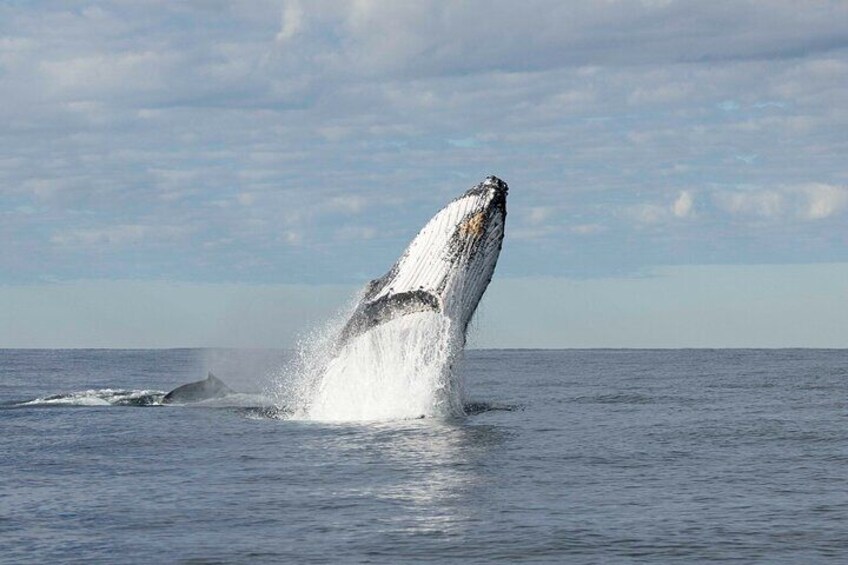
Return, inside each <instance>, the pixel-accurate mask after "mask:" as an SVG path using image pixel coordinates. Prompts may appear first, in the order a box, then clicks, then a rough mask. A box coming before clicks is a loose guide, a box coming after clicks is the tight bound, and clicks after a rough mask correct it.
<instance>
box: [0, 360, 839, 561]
mask: <svg viewBox="0 0 848 565" xmlns="http://www.w3.org/2000/svg"><path fill="white" fill-rule="evenodd" d="M286 355H287V353H286V352H284V351H243V350H188V349H182V350H0V454H1V455H0V562H3V563H22V562H35V563H46V562H61V563H64V562H80V563H83V562H85V563H88V562H100V563H247V562H249V563H262V562H267V563H282V562H291V563H328V562H329V563H335V562H368V563H395V562H398V561H409V562H428V563H444V562H462V563H490V562H498V561H500V562H510V563H513V562H565V563H607V562H610V563H642V562H687V563H693V562H712V561H716V562H723V561H738V562H743V563H825V562H831V563H845V562H848V351H846V350H661V351H652V350H558V351H550V350H545V351H536V350H485V351H468V352H466V354H465V358H464V361H463V362H462V364H461V365H459V367H458V368H457V371H459V373H460V374H461V376H462V379H463V380H464V384H465V389H466V392H467V394H466V396H467V400H468V405H467V410H468V412H470V415H468V416H467V417H464V418H453V419H448V420H440V419H433V418H429V419H414V420H401V421H392V422H382V423H357V424H326V423H318V422H306V421H294V420H290V419H284V418H279V417H275V415H274V414H273V413H272V412H271V411H269V409H267V408H266V407H262V406H256V405H254V404H256V403H255V402H254V403H253V404H252V403H251V398H255V397H253V396H251V395H250V394H247V395H241V396H239V401H238V402H235V403H230V404H227V403H215V402H212V403H202V404H200V405H194V406H157V405H154V406H146V405H144V404H145V403H149V402H148V399H150V398H155V397H156V395H157V394H158V395H160V396H161V393H162V392H164V391H167V390H169V389H171V388H173V387H175V386H177V385H179V384H182V383H186V382H190V381H195V380H198V379H200V378H203V377H204V376H205V373H206V371H207V370H210V369H211V370H214V371H215V372H216V374H218V376H219V377H221V378H223V379H224V380H225V381H227V382H228V383H229V384H230V385H231V386H232V387H233V388H235V389H237V390H241V391H244V392H248V393H252V392H253V393H258V392H261V391H262V387H263V386H264V385H263V382H264V381H266V380H267V379H268V378H269V377H268V375H272V374H273V373H274V371H275V367H278V366H280V365H281V364H283V363H284V362H285V360H286Z"/></svg>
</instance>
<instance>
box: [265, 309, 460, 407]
mask: <svg viewBox="0 0 848 565" xmlns="http://www.w3.org/2000/svg"><path fill="white" fill-rule="evenodd" d="M329 347H330V343H329V340H327V339H323V340H322V339H318V340H313V341H312V343H311V344H310V346H307V347H305V348H303V350H302V351H301V352H300V355H299V356H298V357H299V361H298V362H297V365H299V366H298V367H297V369H296V370H297V371H298V372H299V374H298V375H297V378H296V379H295V381H296V384H295V385H294V386H288V387H285V389H286V390H285V391H283V394H284V396H285V397H286V398H283V399H281V400H283V403H285V404H288V405H289V406H292V405H294V406H293V408H294V414H293V416H292V417H293V418H294V419H304V420H320V421H377V420H397V419H409V418H420V417H436V418H439V417H451V416H459V415H462V414H463V409H462V404H463V388H462V386H461V382H460V381H459V379H458V378H457V376H456V375H455V374H454V371H453V366H454V365H455V364H456V363H457V362H458V360H459V354H460V353H461V351H462V336H461V335H459V334H458V333H457V332H456V331H454V329H453V328H452V327H451V323H450V320H449V319H448V318H447V317H445V316H442V315H441V314H438V313H434V312H420V313H416V314H410V315H407V316H401V317H399V318H397V319H395V320H392V321H390V322H387V323H384V324H380V325H378V326H376V327H374V328H372V329H371V330H369V331H367V332H365V333H363V334H361V335H359V336H357V337H356V338H354V339H352V340H350V341H349V342H348V343H346V344H345V345H344V346H342V347H341V348H340V349H339V350H338V351H333V352H332V353H330V351H329V349H328V348H329Z"/></svg>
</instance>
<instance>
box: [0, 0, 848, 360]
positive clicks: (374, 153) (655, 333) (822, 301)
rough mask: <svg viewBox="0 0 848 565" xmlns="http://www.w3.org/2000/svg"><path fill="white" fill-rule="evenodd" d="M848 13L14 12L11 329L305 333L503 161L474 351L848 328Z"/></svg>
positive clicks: (8, 338) (194, 340)
mask: <svg viewBox="0 0 848 565" xmlns="http://www.w3.org/2000/svg"><path fill="white" fill-rule="evenodd" d="M846 22H848V2H844V1H816V0H810V1H806V2H803V3H801V2H795V1H780V0H770V1H767V2H766V1H762V2H757V1H741V0H740V1H736V0H734V1H722V0H717V1H710V2H706V1H704V2H678V1H674V0H644V1H626V2H625V1H616V0H606V1H602V2H600V1H584V2H558V1H542V0H531V1H525V2H512V1H504V2H498V1H489V2H482V1H464V2H426V1H416V2H396V1H384V2H379V1H350V2H320V1H319V2H314V1H310V2H296V1H288V2H282V1H274V2H271V1H268V2H261V1H253V0H252V1H249V2H248V1H245V2H225V1H202V2H201V1H198V2H179V3H177V2H170V1H162V2H155V1H149V2H113V3H112V2H32V3H31V2H22V1H5V2H1V3H0V101H2V104H0V124H2V127H0V347H2V346H7V347H11V346H48V347H53V346H168V345H171V346H182V345H187V346H188V345H192V346H193V345H239V346H251V345H253V346H287V345H290V344H291V343H292V342H293V340H295V339H296V338H297V335H298V333H299V332H300V331H301V329H302V328H303V327H304V326H309V325H311V324H315V323H317V322H319V321H320V320H321V319H322V318H325V317H326V316H328V315H330V314H331V313H332V312H334V311H336V310H338V309H339V308H340V307H342V305H343V304H344V303H345V301H346V297H347V296H348V295H349V294H350V293H351V292H352V291H353V290H355V289H356V288H357V287H358V286H360V285H361V284H363V283H364V282H365V281H367V280H368V279H369V278H373V277H375V276H378V275H380V274H382V273H383V272H384V271H385V270H386V269H387V268H388V267H389V266H390V265H391V264H392V263H393V262H394V260H395V258H396V257H397V255H398V254H399V253H400V252H401V251H402V250H403V248H404V247H405V245H406V243H407V242H408V241H409V240H410V239H411V238H412V237H413V236H414V234H415V233H416V232H417V231H418V229H419V228H420V227H421V226H422V225H423V224H424V222H425V221H426V220H427V219H428V218H429V217H430V216H431V215H432V214H433V213H435V212H436V211H437V210H438V209H439V208H440V207H441V206H442V205H443V204H444V203H445V202H446V201H447V200H449V199H450V198H452V197H453V196H455V195H456V194H458V193H460V192H462V191H464V190H465V189H467V188H468V187H470V186H471V185H473V184H476V183H477V182H478V181H479V180H480V179H481V178H482V177H484V176H485V175H487V174H496V175H498V176H500V177H501V178H503V179H504V180H506V181H507V182H508V183H509V184H510V187H511V192H510V201H509V219H508V226H507V239H506V242H505V245H504V250H503V254H502V256H501V261H500V264H499V266H498V269H497V272H496V275H495V277H496V280H495V282H494V283H493V286H492V289H491V291H490V293H489V296H487V297H486V299H485V301H484V303H483V305H482V308H481V312H480V317H479V319H478V322H477V328H476V330H475V331H476V333H475V337H474V338H473V339H472V343H474V344H476V345H478V346H483V347H485V346H522V347H532V346H544V347H593V346H669V347H680V346H787V345H799V346H836V347H846V346H848V331H846V329H845V328H846V324H845V322H844V320H846V319H848V159H846V155H848V134H846V132H848V25H846Z"/></svg>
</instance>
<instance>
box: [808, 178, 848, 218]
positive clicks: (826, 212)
mask: <svg viewBox="0 0 848 565" xmlns="http://www.w3.org/2000/svg"><path fill="white" fill-rule="evenodd" d="M796 190H797V191H799V192H801V193H802V194H804V195H805V196H806V197H807V201H806V203H805V204H806V205H805V206H803V207H802V209H801V213H800V215H801V217H802V218H804V219H807V220H821V219H823V218H828V217H830V216H833V215H836V214H839V213H841V212H842V211H843V210H845V209H846V207H848V187H845V186H834V185H830V184H821V183H814V184H807V185H803V186H799V187H797V188H796Z"/></svg>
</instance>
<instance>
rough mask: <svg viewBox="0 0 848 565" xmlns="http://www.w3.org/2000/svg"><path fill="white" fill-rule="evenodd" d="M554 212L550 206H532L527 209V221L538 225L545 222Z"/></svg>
mask: <svg viewBox="0 0 848 565" xmlns="http://www.w3.org/2000/svg"><path fill="white" fill-rule="evenodd" d="M553 213H554V210H553V208H552V207H550V206H531V207H530V208H528V209H527V222H528V223H529V224H530V225H533V226H537V225H539V224H543V223H545V222H546V221H547V220H548V219H549V218H550V217H551V216H552V215H553Z"/></svg>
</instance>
